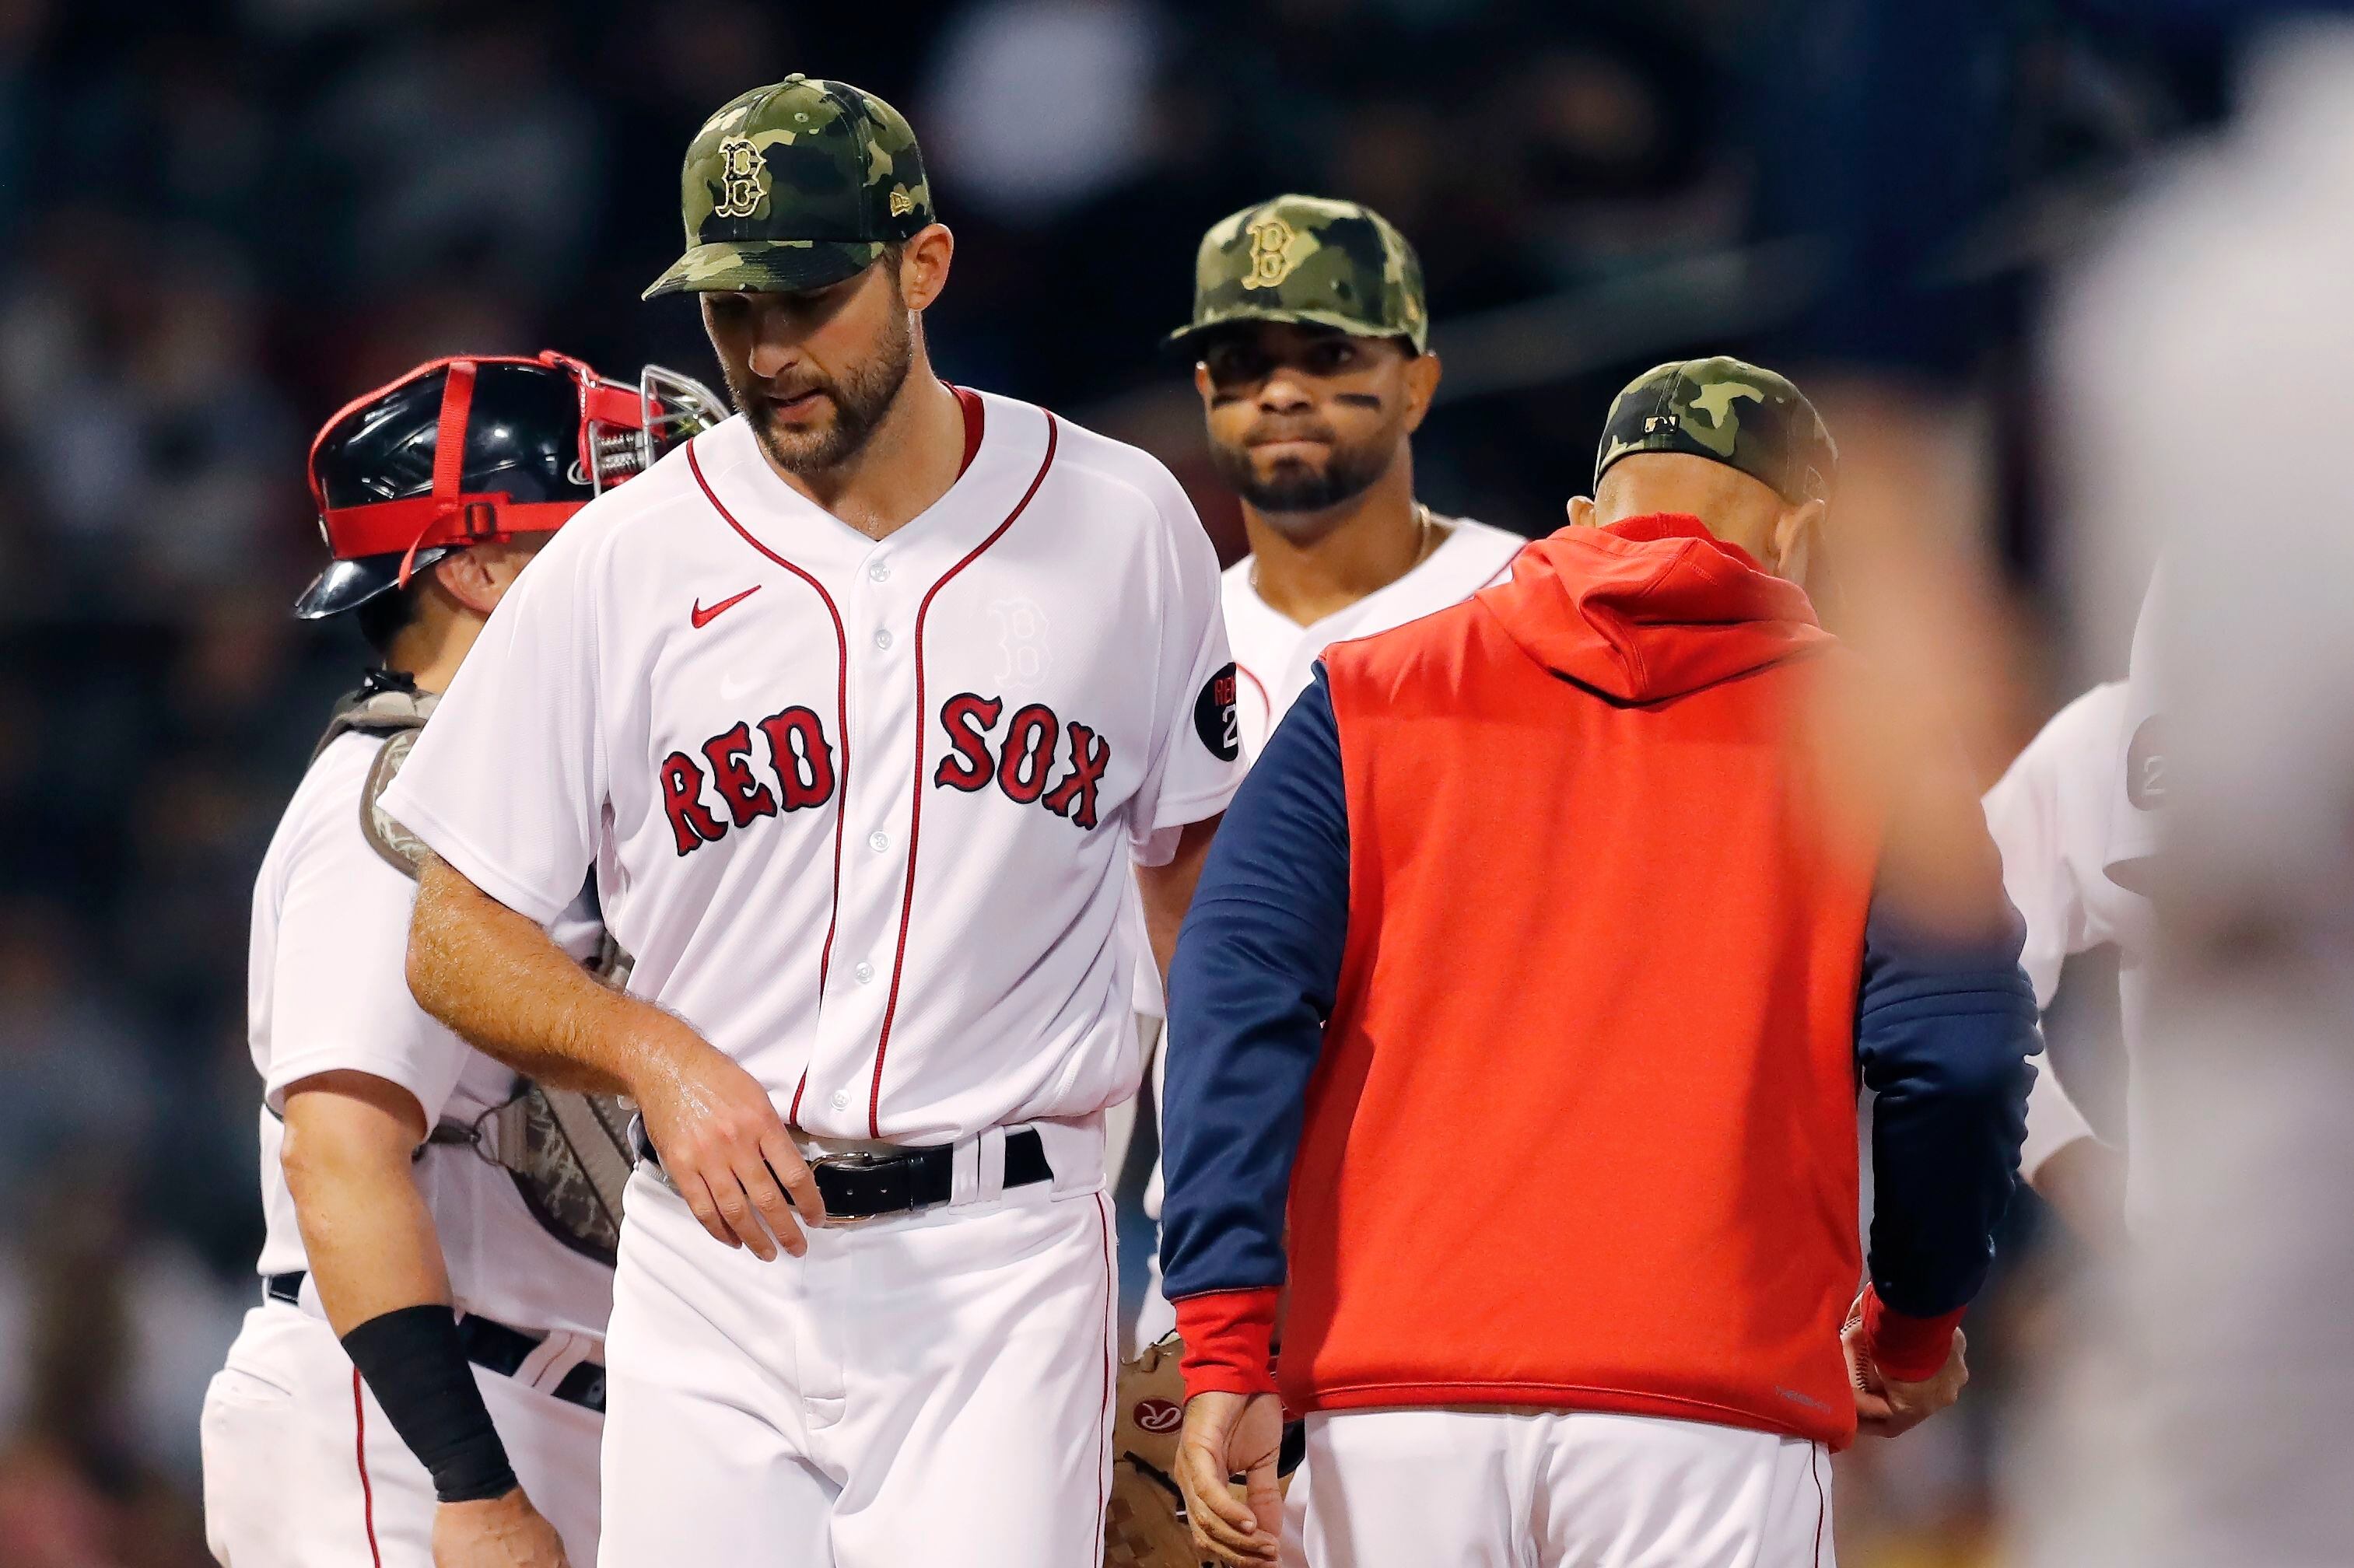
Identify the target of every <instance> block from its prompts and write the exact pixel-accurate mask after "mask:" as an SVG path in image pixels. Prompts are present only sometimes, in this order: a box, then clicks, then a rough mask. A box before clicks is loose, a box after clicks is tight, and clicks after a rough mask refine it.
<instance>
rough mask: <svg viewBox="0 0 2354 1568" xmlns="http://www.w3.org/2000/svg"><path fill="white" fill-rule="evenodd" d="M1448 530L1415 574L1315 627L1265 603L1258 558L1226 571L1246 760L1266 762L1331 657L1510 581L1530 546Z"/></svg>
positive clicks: (1462, 525)
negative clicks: (1268, 748) (1274, 739)
mask: <svg viewBox="0 0 2354 1568" xmlns="http://www.w3.org/2000/svg"><path fill="white" fill-rule="evenodd" d="M1448 527H1449V530H1450V531H1449V533H1448V534H1447V538H1446V541H1445V542H1444V543H1442V544H1441V545H1440V546H1438V548H1437V549H1436V550H1433V551H1432V552H1431V553H1430V554H1429V556H1426V557H1425V558H1424V559H1423V561H1422V562H1421V563H1420V564H1419V565H1417V566H1416V567H1415V568H1414V569H1413V570H1412V571H1410V572H1408V573H1406V574H1405V576H1404V577H1400V578H1398V579H1397V581H1395V582H1394V583H1391V584H1390V585H1389V586H1388V587H1386V588H1376V589H1375V590H1374V591H1373V592H1372V593H1369V594H1367V595H1366V596H1365V597H1364V598H1363V599H1359V600H1358V601H1357V602H1356V603H1354V604H1352V605H1350V606H1348V607H1347V608H1345V609H1336V610H1334V611H1333V612H1332V613H1331V614H1330V615H1328V616H1326V617H1325V618H1324V619H1323V620H1320V621H1317V622H1316V623H1315V624H1314V625H1312V626H1302V625H1300V624H1299V622H1298V621H1296V620H1292V619H1291V618H1290V617H1289V616H1288V615H1286V614H1284V613H1283V612H1282V611H1281V610H1278V609H1275V608H1274V607H1272V606H1270V605H1269V604H1268V603H1267V600H1265V599H1261V598H1259V596H1258V588H1257V586H1256V585H1255V584H1254V582H1253V579H1252V576H1251V572H1252V558H1251V557H1250V556H1244V557H1243V558H1242V559H1241V560H1239V561H1236V562H1235V564H1234V565H1233V566H1231V567H1227V568H1226V570H1225V577H1224V579H1223V580H1222V581H1221V583H1220V585H1219V586H1220V588H1221V590H1222V594H1223V597H1224V599H1225V609H1226V635H1227V636H1228V637H1229V638H1231V639H1232V640H1233V641H1234V650H1235V717H1236V719H1237V721H1238V722H1239V724H1240V726H1241V729H1242V739H1243V754H1244V755H1245V756H1246V757H1257V755H1258V753H1259V748H1260V747H1263V746H1265V745H1266V744H1267V736H1270V735H1273V734H1274V733H1275V726H1277V725H1278V724H1280V723H1282V722H1283V715H1285V714H1287V713H1288V712H1290V710H1291V705H1292V703H1293V702H1294V701H1296V700H1297V699H1298V698H1299V694H1300V693H1302V692H1304V691H1306V690H1307V689H1308V681H1309V677H1310V674H1312V673H1314V671H1315V668H1316V661H1317V660H1319V659H1320V658H1322V657H1323V654H1324V650H1325V649H1327V648H1330V647H1331V645H1332V644H1333V643H1335V642H1345V641H1348V640H1349V639H1351V638H1352V637H1371V636H1372V635H1373V633H1375V632H1377V631H1387V630H1390V629H1391V628H1392V627H1396V626H1404V625H1405V623H1406V622H1407V621H1409V620H1420V619H1421V618H1422V617H1424V616H1426V615H1429V614H1431V613H1432V612H1434V611H1436V610H1441V609H1446V608H1447V606H1448V605H1451V604H1457V603H1459V602H1461V601H1462V600H1464V599H1469V598H1470V597H1471V596H1472V595H1473V594H1475V593H1477V592H1479V590H1480V589H1481V588H1486V587H1487V586H1488V585H1489V584H1490V583H1498V582H1501V581H1503V580H1504V578H1505V577H1506V576H1508V575H1509V574H1510V572H1511V565H1512V557H1513V556H1516V555H1518V554H1520V550H1521V546H1522V545H1524V544H1526V543H1528V541H1527V540H1525V539H1523V538H1522V537H1521V536H1520V535H1518V534H1511V533H1507V532H1506V531H1505V530H1503V529H1501V528H1497V527H1492V526H1490V524H1485V523H1475V522H1473V521H1472V520H1471V519H1470V518H1469V517H1458V518H1452V519H1449V520H1448Z"/></svg>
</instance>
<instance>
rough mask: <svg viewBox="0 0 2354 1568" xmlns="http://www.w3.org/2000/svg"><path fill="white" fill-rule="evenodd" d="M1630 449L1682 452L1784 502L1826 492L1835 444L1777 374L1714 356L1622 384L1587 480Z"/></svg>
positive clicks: (1804, 402) (1834, 459) (1825, 497)
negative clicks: (1768, 488) (1737, 474)
mask: <svg viewBox="0 0 2354 1568" xmlns="http://www.w3.org/2000/svg"><path fill="white" fill-rule="evenodd" d="M1633 452H1689V453H1691V455H1692V456H1693V457H1704V458H1713V459H1714V460H1715V461H1718V462H1721V463H1725V464H1728V465H1730V466H1731V467H1734V468H1737V469H1739V470H1740V471H1742V472H1744V473H1745V474H1747V475H1749V476H1750V477H1751V478H1752V479H1759V480H1763V481H1765V482H1766V483H1767V484H1770V485H1772V486H1773V487H1774V489H1775V490H1776V492H1777V493H1779V494H1780V495H1781V497H1782V499H1783V500H1785V501H1788V502H1793V503H1795V502H1801V501H1821V500H1828V499H1829V496H1830V487H1831V475H1832V473H1833V471H1835V470H1836V468H1837V466H1838V463H1839V449H1838V448H1837V447H1835V446H1833V445H1832V444H1831V434H1830V431H1829V430H1828V429H1824V428H1823V418H1822V416H1821V415H1820V414H1818V413H1816V412H1815V406H1814V405H1813V404H1812V403H1809V402H1808V401H1807V396H1806V394H1805V393H1803V392H1801V391H1799V390H1798V389H1797V387H1796V386H1794V385H1793V384H1791V382H1789V381H1788V380H1787V379H1786V378H1785V377H1783V376H1776V375H1775V374H1774V373H1773V372H1772V371H1770V370H1761V369H1760V368H1758V367H1757V366H1755V365H1750V364H1748V363H1746V362H1744V361H1742V360H1738V359H1730V358H1727V357H1725V356H1724V355H1717V356H1715V357H1714V358H1712V359H1687V360H1684V361H1682V362H1681V363H1679V364H1673V365H1659V366H1652V367H1651V368H1650V369H1649V370H1647V371H1645V372H1643V374H1642V375H1640V376H1637V377H1635V379H1634V380H1632V381H1630V382H1628V384H1627V389H1626V390H1625V391H1623V392H1621V393H1619V394H1618V396H1617V398H1616V399H1615V400H1614V401H1613V402H1612V403H1611V405H1610V418H1608V420H1606V422H1605V423H1604V425H1603V427H1602V450H1600V451H1599V452H1598V453H1597V454H1596V457H1595V460H1594V482H1595V483H1596V484H1597V485H1598V484H1600V483H1601V482H1602V475H1603V474H1604V472H1605V471H1607V470H1608V469H1609V467H1610V465H1611V464H1612V463H1614V462H1617V461H1618V460H1619V459H1620V458H1622V457H1626V456H1628V454H1630V453H1633Z"/></svg>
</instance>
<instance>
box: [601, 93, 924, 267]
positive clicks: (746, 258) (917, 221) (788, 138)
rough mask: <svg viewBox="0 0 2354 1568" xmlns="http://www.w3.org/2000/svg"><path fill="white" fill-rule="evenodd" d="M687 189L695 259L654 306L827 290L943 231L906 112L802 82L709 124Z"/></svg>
mask: <svg viewBox="0 0 2354 1568" xmlns="http://www.w3.org/2000/svg"><path fill="white" fill-rule="evenodd" d="M679 186H680V197H679V205H680V208H681V211H682V215H683V216H684V218H685V220H686V254H685V255H684V256H682V257H680V258H679V259H678V260H676V261H675V262H673V264H672V266H671V269H670V270H669V271H667V272H664V273H663V275H662V276H661V277H659V278H657V279H655V280H654V281H653V287H652V288H650V289H648V290H647V291H646V292H645V297H646V298H647V299H649V300H651V299H652V298H653V297H654V296H655V295H656V294H672V293H695V294H700V293H712V292H720V291H738V290H745V291H753V292H758V293H785V292H790V291H792V290H795V289H819V288H823V287H824V286H825V285H826V284H828V283H835V282H839V281H842V280H843V279H844V278H847V277H849V276H850V275H851V274H853V273H854V272H857V271H860V270H864V268H866V267H867V266H869V265H871V264H872V263H873V262H874V260H875V258H876V257H878V256H880V255H882V254H883V247H884V246H885V245H886V244H889V243H891V242H892V241H895V240H901V239H906V238H909V237H911V236H912V235H914V234H915V233H916V231H917V230H918V229H920V228H923V227H924V226H925V225H927V224H928V223H930V222H931V221H932V188H931V185H929V184H928V182H927V181H926V180H925V178H924V159H923V154H921V153H920V152H918V151H917V147H916V133H915V132H913V131H911V130H909V129H908V128H907V121H906V120H905V119H904V118H902V117H901V115H900V113H899V111H897V110H896V109H894V108H892V107H891V106H890V105H889V104H887V103H885V102H884V101H882V100H881V99H879V98H877V97H875V95H874V94H873V93H871V92H861V91H860V90H858V89H856V88H854V87H852V86H850V85H849V84H848V83H847V82H840V81H813V80H811V79H809V78H808V77H805V76H802V75H801V74H800V73H799V72H798V71H797V72H795V73H794V74H793V75H791V76H789V77H787V78H785V79H784V80H782V81H780V82H777V83H775V84H773V85H772V86H769V87H756V88H754V89H753V90H751V91H749V92H748V93H745V94H744V95H743V96H742V97H740V98H737V99H735V100H734V101H731V102H729V103H728V104H727V105H726V107H725V108H724V109H722V110H720V111H719V112H718V113H716V114H714V115H713V116H712V117H711V118H710V119H708V120H706V121H705V122H703V129H702V130H700V131H698V132H695V140H694V142H693V143H689V145H688V147H687V149H686V164H685V167H684V169H683V170H681V172H680V175H679Z"/></svg>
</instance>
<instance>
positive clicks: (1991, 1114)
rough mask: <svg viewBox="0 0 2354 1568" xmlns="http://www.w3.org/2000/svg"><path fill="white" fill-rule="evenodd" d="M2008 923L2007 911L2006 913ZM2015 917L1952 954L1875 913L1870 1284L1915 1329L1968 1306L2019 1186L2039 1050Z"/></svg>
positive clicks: (1869, 966)
mask: <svg viewBox="0 0 2354 1568" xmlns="http://www.w3.org/2000/svg"><path fill="white" fill-rule="evenodd" d="M2005 910H2006V913H2009V906H2005ZM2023 935H2024V928H2023V927H2022V926H2021V925H2020V921H2019V918H2018V916H2016V915H2011V916H2010V925H2009V929H2008V930H2007V931H2006V932H2005V933H2003V934H2002V935H2000V936H1999V937H1995V938H1988V939H1982V940H1979V941H1976V942H1967V943H1957V942H1956V941H1954V940H1953V939H1952V938H1933V937H1930V936H1927V935H1925V934H1924V933H1922V932H1920V931H1918V930H1916V929H1909V928H1907V927H1906V926H1905V925H1904V923H1903V921H1902V920H1901V919H1899V918H1898V917H1897V916H1894V915H1893V913H1891V912H1890V911H1889V910H1888V909H1886V908H1885V907H1884V906H1883V905H1882V904H1881V903H1878V902H1875V904H1874V905H1873V907H1872V918H1871V921H1870V925H1869V927H1868V928H1867V930H1866V932H1865V936H1864V952H1863V979H1862V984H1861V991H1860V994H1859V996H1858V998H1857V1006H1856V1054H1857V1058H1858V1061H1859V1063H1860V1065H1861V1068H1862V1073H1863V1081H1864V1085H1865V1086H1866V1087H1868V1088H1870V1089H1871V1090H1872V1093H1873V1095H1874V1096H1875V1097H1876V1099H1875V1101H1874V1103H1873V1107H1872V1255H1871V1271H1872V1285H1873V1287H1874V1288H1875V1289H1877V1290H1878V1291H1879V1293H1880V1298H1881V1300H1882V1301H1883V1302H1885V1303H1887V1305H1888V1306H1890V1307H1892V1308H1895V1309H1896V1310H1897V1311H1899V1312H1902V1313H1904V1314H1906V1315H1907V1316H1910V1317H1914V1318H1935V1317H1941V1316H1943V1315H1944V1314H1946V1313H1947V1312H1951V1311H1953V1310H1954V1309H1955V1308H1959V1307H1964V1306H1967V1305H1968V1304H1969V1301H1970V1299H1971V1298H1973V1297H1975V1296H1976V1295H1977V1294H1978V1287H1980V1286H1981V1285H1983V1284H1985V1283H1986V1276H1987V1267H1988V1264H1990V1263H1991V1262H1992V1261H1993V1258H1994V1232H1995V1227H1996V1225H1998V1224H2000V1222H2001V1220H2002V1215H2003V1211H2004V1210H2005V1209H2006V1208H2007V1207H2008V1206H2009V1202H2010V1195H2011V1192H2012V1189H2013V1188H2014V1187H2015V1186H2016V1185H2017V1184H2018V1181H2019V1146H2020V1140H2021V1139H2023V1138H2025V1136H2026V1134H2027V1091H2028V1087H2029V1086H2030V1085H2031V1084H2032V1083H2033V1082H2034V1081H2035V1069H2034V1067H2033V1066H2031V1065H2030V1064H2029V1063H2028V1060H2027V1058H2028V1057H2030V1056H2031V1055H2033V1054H2035V1053H2036V1052H2037V1051H2039V1050H2041V1049H2042V1039H2041V1035H2040V1034H2039V1033H2037V1031H2036V1026H2035V991H2034V987H2033V986H2032V985H2031V984H2030V983H2029V981H2028V979H2027V972H2026V971H2025V970H2024V969H2020V965H2019V951H2020V939H2021V938H2022V936H2023Z"/></svg>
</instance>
